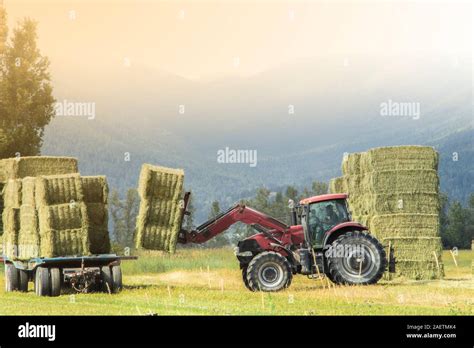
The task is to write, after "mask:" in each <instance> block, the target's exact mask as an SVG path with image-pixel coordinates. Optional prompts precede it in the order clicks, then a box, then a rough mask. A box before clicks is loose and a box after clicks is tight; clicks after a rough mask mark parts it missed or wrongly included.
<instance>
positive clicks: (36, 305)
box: [0, 249, 474, 315]
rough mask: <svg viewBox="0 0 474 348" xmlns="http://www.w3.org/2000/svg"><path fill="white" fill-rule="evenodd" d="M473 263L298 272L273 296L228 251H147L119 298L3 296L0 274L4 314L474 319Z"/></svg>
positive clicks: (462, 258) (130, 270)
mask: <svg viewBox="0 0 474 348" xmlns="http://www.w3.org/2000/svg"><path fill="white" fill-rule="evenodd" d="M471 260H472V252H471V251H461V252H460V253H459V255H458V257H457V261H458V267H456V266H455V264H454V261H453V259H452V257H451V254H450V253H449V252H445V253H444V264H445V272H446V277H445V279H443V280H436V281H422V282H421V281H420V282H416V281H409V280H402V279H397V280H395V281H393V282H390V283H388V282H384V281H382V282H380V283H379V284H377V285H373V286H351V287H348V286H334V285H331V286H330V287H328V283H327V282H326V281H321V280H310V279H307V278H306V277H305V276H302V275H297V276H295V277H294V278H293V284H292V285H291V287H290V288H289V289H287V290H286V291H282V292H279V293H272V294H269V293H252V292H250V291H248V290H247V289H246V288H245V287H244V285H243V284H242V280H241V273H240V270H239V267H238V263H237V261H236V259H235V256H234V255H233V251H232V250H231V249H214V250H212V249H211V250H178V251H177V253H176V254H174V255H162V254H159V253H147V254H143V255H141V257H140V259H139V260H138V261H135V262H133V261H130V262H126V263H125V264H124V266H123V273H124V284H125V288H124V291H123V292H122V293H120V294H118V295H109V294H103V293H100V294H99V293H97V294H84V295H82V294H81V295H68V294H65V295H61V296H60V297H56V298H41V297H37V296H35V295H34V293H33V292H31V291H30V292H29V293H27V294H23V293H5V292H4V288H5V285H4V277H3V269H2V270H1V271H0V272H1V274H0V315H15V314H24V315H42V314H44V315H51V314H56V315H80V314H85V315H87V314H91V315H92V314H94V315H151V314H154V315H190V314H196V315H212V314H215V315H244V314H246V315H382V314H393V315H435V314H436V315H442V314H446V315H474V280H473V278H472V273H471ZM30 287H32V284H30Z"/></svg>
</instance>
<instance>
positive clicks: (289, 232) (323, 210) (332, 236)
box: [178, 192, 387, 291]
mask: <svg viewBox="0 0 474 348" xmlns="http://www.w3.org/2000/svg"><path fill="white" fill-rule="evenodd" d="M189 195H190V193H189V192H188V193H186V194H185V198H184V208H183V217H184V215H185V214H186V215H187V214H189V213H188V212H187V211H186V207H187V204H188V201H189ZM346 199H347V194H326V195H320V196H314V197H310V198H306V199H303V200H301V201H300V202H299V204H298V205H296V206H293V207H292V208H291V218H292V225H291V226H288V225H287V224H285V223H283V222H281V221H279V220H277V219H274V218H272V217H270V216H268V215H266V214H264V213H262V212H259V211H257V210H255V209H252V208H250V207H247V206H245V205H242V204H238V205H236V206H234V207H233V208H231V209H229V210H228V211H226V212H223V213H221V214H219V215H218V216H216V217H215V218H213V219H211V220H209V221H207V222H205V223H204V224H202V225H201V226H199V227H197V228H196V229H194V230H192V231H186V230H184V229H181V232H180V234H179V238H178V242H180V243H183V244H185V243H204V242H206V241H208V240H209V239H211V238H213V237H215V236H216V235H218V234H220V233H222V232H224V231H225V230H227V229H228V228H229V227H230V226H231V225H233V224H234V223H236V222H243V223H245V224H248V225H250V226H251V227H253V228H254V229H255V230H256V231H257V232H258V233H257V234H255V235H253V236H251V237H248V238H246V239H244V240H242V241H240V242H239V243H238V246H237V248H236V256H237V259H238V260H239V262H240V268H241V269H242V278H243V281H244V283H245V286H246V287H247V288H248V289H249V290H251V291H279V290H281V289H284V288H287V287H288V286H289V285H290V284H291V280H292V277H293V274H297V273H300V274H304V275H308V276H310V277H321V276H323V275H326V276H327V277H328V278H329V279H330V280H331V281H333V282H334V283H336V284H374V283H376V282H377V281H378V280H379V279H380V278H381V277H382V275H383V273H384V272H385V269H386V267H387V260H386V256H385V250H384V248H383V247H382V245H381V244H380V242H379V241H378V240H377V239H375V238H374V237H373V236H372V235H370V234H369V233H368V229H367V227H365V226H363V225H361V224H359V223H358V222H355V221H351V214H350V211H349V209H348V204H347V200H346Z"/></svg>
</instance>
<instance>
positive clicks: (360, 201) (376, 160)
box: [329, 146, 443, 279]
mask: <svg viewBox="0 0 474 348" xmlns="http://www.w3.org/2000/svg"><path fill="white" fill-rule="evenodd" d="M437 168H438V154H437V152H436V151H435V150H434V149H433V148H431V147H422V146H397V147H383V148H376V149H371V150H369V151H367V152H362V153H354V154H349V155H348V156H345V157H344V159H343V162H342V173H343V176H342V177H339V178H335V179H332V180H331V182H330V185H329V190H330V192H333V193H336V192H346V193H349V205H350V208H351V211H352V214H353V219H354V220H356V221H359V222H361V223H362V224H364V225H367V226H368V227H369V229H370V231H371V233H373V234H374V235H375V236H376V237H377V238H378V239H379V240H380V241H381V242H382V243H383V244H384V245H387V246H388V245H390V246H391V250H390V251H388V250H387V252H390V253H392V255H391V256H392V257H394V258H395V262H396V273H397V274H398V275H403V276H406V277H408V278H412V279H433V278H438V277H441V276H442V275H443V265H442V263H441V254H442V248H441V239H440V236H439V210H440V203H439V179H438V173H437Z"/></svg>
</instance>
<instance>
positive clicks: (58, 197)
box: [0, 157, 110, 260]
mask: <svg viewBox="0 0 474 348" xmlns="http://www.w3.org/2000/svg"><path fill="white" fill-rule="evenodd" d="M0 172H1V178H2V179H4V180H7V181H6V182H5V184H4V189H3V199H4V205H5V209H4V211H3V219H2V220H3V224H4V230H5V232H4V236H3V247H4V250H3V253H4V254H5V255H6V256H8V257H10V258H16V259H20V260H26V259H30V258H33V257H56V256H70V255H88V254H91V253H108V252H110V240H109V235H108V228H107V222H108V221H107V219H108V214H107V198H108V187H107V181H106V179H105V177H81V176H80V175H79V174H78V173H77V160H76V159H73V158H59V157H23V158H19V159H6V160H1V161H0ZM58 173H60V175H56V174H58Z"/></svg>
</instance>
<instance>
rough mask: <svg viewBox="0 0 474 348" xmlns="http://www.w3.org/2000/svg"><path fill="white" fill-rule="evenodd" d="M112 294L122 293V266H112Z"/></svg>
mask: <svg viewBox="0 0 474 348" xmlns="http://www.w3.org/2000/svg"><path fill="white" fill-rule="evenodd" d="M112 280H113V286H112V292H113V293H114V294H117V293H119V292H120V291H122V268H121V267H120V266H112Z"/></svg>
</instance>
